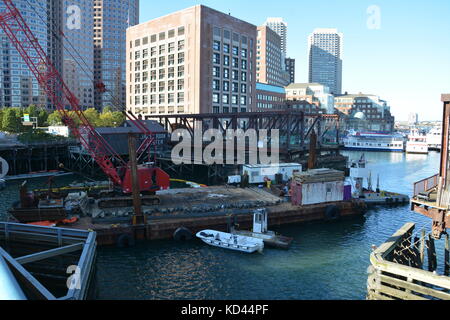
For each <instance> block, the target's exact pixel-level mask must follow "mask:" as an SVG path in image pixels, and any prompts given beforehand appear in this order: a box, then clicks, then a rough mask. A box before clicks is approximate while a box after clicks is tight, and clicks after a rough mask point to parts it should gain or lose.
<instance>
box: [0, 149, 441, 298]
mask: <svg viewBox="0 0 450 320" xmlns="http://www.w3.org/2000/svg"><path fill="white" fill-rule="evenodd" d="M346 155H349V156H350V157H351V158H352V159H357V158H359V157H360V155H361V153H360V152H346ZM439 158H440V155H439V154H438V153H430V154H429V155H428V156H425V155H406V154H401V153H366V159H367V160H369V167H370V168H371V169H372V177H373V178H374V179H373V180H374V181H373V184H374V186H375V185H376V177H377V174H380V182H381V188H382V189H385V190H389V191H395V192H401V193H407V194H409V195H411V194H412V190H413V183H414V182H416V181H419V180H421V179H423V178H426V177H429V176H432V175H434V174H436V173H437V172H438V168H439ZM61 179H62V178H61ZM65 179H70V178H65ZM43 181H45V180H43ZM43 181H33V184H35V185H39V184H40V185H39V186H42V182H43ZM58 181H59V180H58ZM61 183H62V181H61ZM17 186H18V184H16V185H9V186H8V188H7V190H5V191H3V192H2V200H3V201H2V203H1V204H0V214H2V211H3V212H4V210H5V209H6V208H7V206H8V205H7V204H8V203H12V201H14V200H16V190H17ZM406 222H415V223H417V227H416V228H417V229H420V228H422V227H426V229H427V230H430V225H431V221H430V220H429V219H428V218H426V217H423V216H421V215H419V214H417V213H414V212H411V211H410V208H409V205H405V206H401V207H395V208H383V207H379V208H376V209H371V210H369V211H368V212H367V213H366V214H365V216H364V217H358V218H351V219H346V220H342V221H338V222H335V223H311V224H304V225H291V226H285V227H281V228H277V229H276V231H278V232H280V233H282V234H284V235H288V236H292V237H294V238H295V240H294V243H293V245H292V247H291V248H290V249H289V250H288V251H283V250H276V249H269V248H266V249H265V250H264V254H251V255H250V254H244V253H239V252H233V251H228V250H223V249H220V248H214V247H210V246H207V245H205V244H203V243H202V242H201V241H199V240H194V241H192V242H189V243H176V242H174V241H170V240H168V241H157V242H143V243H139V244H137V246H136V247H134V248H129V249H118V248H99V250H98V260H97V270H98V271H97V289H98V298H99V299H231V300H235V299H305V300H308V299H353V300H356V299H365V295H366V282H367V273H366V272H367V271H366V270H367V267H368V265H369V255H370V252H371V245H372V244H375V245H379V244H381V243H383V242H384V241H385V240H386V239H387V238H388V237H389V236H390V235H392V234H393V233H394V232H395V231H397V230H398V229H399V228H400V227H402V226H403V225H404V224H405V223H406ZM441 245H442V244H441V243H437V250H441V247H442V246H441ZM438 252H440V251H438ZM439 256H441V255H438V259H439ZM438 263H439V260H438Z"/></svg>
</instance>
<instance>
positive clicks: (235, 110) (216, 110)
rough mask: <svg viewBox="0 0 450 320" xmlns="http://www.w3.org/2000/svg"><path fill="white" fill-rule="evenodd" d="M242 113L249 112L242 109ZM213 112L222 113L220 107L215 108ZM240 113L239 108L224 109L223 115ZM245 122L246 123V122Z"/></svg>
mask: <svg viewBox="0 0 450 320" xmlns="http://www.w3.org/2000/svg"><path fill="white" fill-rule="evenodd" d="M240 110H241V112H247V109H246V108H241V109H240ZM213 112H214V113H221V112H220V107H219V106H213ZM230 112H232V113H238V112H239V108H238V107H231V108H230V107H222V113H230ZM244 122H245V121H244Z"/></svg>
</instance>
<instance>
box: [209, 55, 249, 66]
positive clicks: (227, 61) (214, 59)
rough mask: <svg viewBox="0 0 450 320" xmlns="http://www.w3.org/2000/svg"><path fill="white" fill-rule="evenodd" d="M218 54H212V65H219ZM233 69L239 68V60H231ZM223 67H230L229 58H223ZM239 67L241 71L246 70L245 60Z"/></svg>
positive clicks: (219, 57)
mask: <svg viewBox="0 0 450 320" xmlns="http://www.w3.org/2000/svg"><path fill="white" fill-rule="evenodd" d="M220 59H221V56H220V53H214V54H213V63H215V64H220ZM232 61H233V68H239V60H238V59H235V58H233V60H232ZM223 65H224V66H230V56H223ZM240 67H241V68H242V69H247V60H241V64H240Z"/></svg>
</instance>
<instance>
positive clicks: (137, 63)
mask: <svg viewBox="0 0 450 320" xmlns="http://www.w3.org/2000/svg"><path fill="white" fill-rule="evenodd" d="M134 71H141V63H140V62H139V61H137V62H136V63H135V64H134Z"/></svg>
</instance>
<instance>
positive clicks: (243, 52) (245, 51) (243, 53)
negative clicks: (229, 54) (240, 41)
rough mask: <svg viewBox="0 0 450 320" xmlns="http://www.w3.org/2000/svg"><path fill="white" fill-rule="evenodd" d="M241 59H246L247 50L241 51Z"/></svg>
mask: <svg viewBox="0 0 450 320" xmlns="http://www.w3.org/2000/svg"><path fill="white" fill-rule="evenodd" d="M241 57H242V58H247V49H242V50H241Z"/></svg>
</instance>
